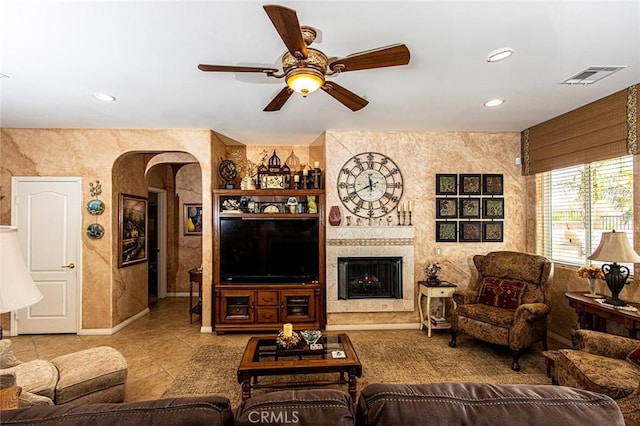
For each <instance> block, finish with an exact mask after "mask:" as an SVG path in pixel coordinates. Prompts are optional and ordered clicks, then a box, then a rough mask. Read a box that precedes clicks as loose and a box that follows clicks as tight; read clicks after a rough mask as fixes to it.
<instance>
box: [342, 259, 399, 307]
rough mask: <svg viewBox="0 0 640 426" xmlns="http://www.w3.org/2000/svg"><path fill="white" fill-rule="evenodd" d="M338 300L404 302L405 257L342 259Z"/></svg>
mask: <svg viewBox="0 0 640 426" xmlns="http://www.w3.org/2000/svg"><path fill="white" fill-rule="evenodd" d="M338 298H339V299H342V300H347V299H377V298H389V299H402V257H339V258H338Z"/></svg>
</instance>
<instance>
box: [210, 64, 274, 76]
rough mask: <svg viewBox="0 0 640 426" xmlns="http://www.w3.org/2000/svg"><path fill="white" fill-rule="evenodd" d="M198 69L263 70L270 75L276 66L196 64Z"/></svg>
mask: <svg viewBox="0 0 640 426" xmlns="http://www.w3.org/2000/svg"><path fill="white" fill-rule="evenodd" d="M198 69H199V70H200V71H214V72H263V73H265V74H267V75H271V74H273V73H274V72H277V71H278V69H277V68H261V67H236V66H233V65H205V64H200V65H198Z"/></svg>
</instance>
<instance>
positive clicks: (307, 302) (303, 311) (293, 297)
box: [280, 288, 316, 324]
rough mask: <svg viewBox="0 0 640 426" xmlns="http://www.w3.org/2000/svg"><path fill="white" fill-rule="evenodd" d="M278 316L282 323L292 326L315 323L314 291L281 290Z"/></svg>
mask: <svg viewBox="0 0 640 426" xmlns="http://www.w3.org/2000/svg"><path fill="white" fill-rule="evenodd" d="M280 316H281V320H282V322H291V323H294V324H297V323H304V322H315V321H316V300H315V290H314V289H313V288H311V289H302V290H281V291H280Z"/></svg>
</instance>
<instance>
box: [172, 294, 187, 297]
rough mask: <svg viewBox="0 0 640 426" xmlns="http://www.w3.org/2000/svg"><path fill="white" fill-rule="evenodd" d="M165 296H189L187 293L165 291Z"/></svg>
mask: <svg viewBox="0 0 640 426" xmlns="http://www.w3.org/2000/svg"><path fill="white" fill-rule="evenodd" d="M167 297H189V293H167Z"/></svg>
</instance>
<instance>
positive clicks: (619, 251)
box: [589, 231, 640, 263]
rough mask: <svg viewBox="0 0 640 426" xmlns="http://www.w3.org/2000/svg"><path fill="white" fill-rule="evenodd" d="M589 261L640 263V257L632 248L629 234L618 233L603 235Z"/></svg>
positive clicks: (604, 233) (605, 233)
mask: <svg viewBox="0 0 640 426" xmlns="http://www.w3.org/2000/svg"><path fill="white" fill-rule="evenodd" d="M589 259H591V260H599V261H601V262H618V263H640V256H638V254H637V253H636V252H635V251H633V248H631V244H629V240H628V239H627V234H625V233H624V232H616V231H612V232H603V233H602V237H601V238H600V245H598V248H597V249H595V251H594V252H593V253H591V256H589Z"/></svg>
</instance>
